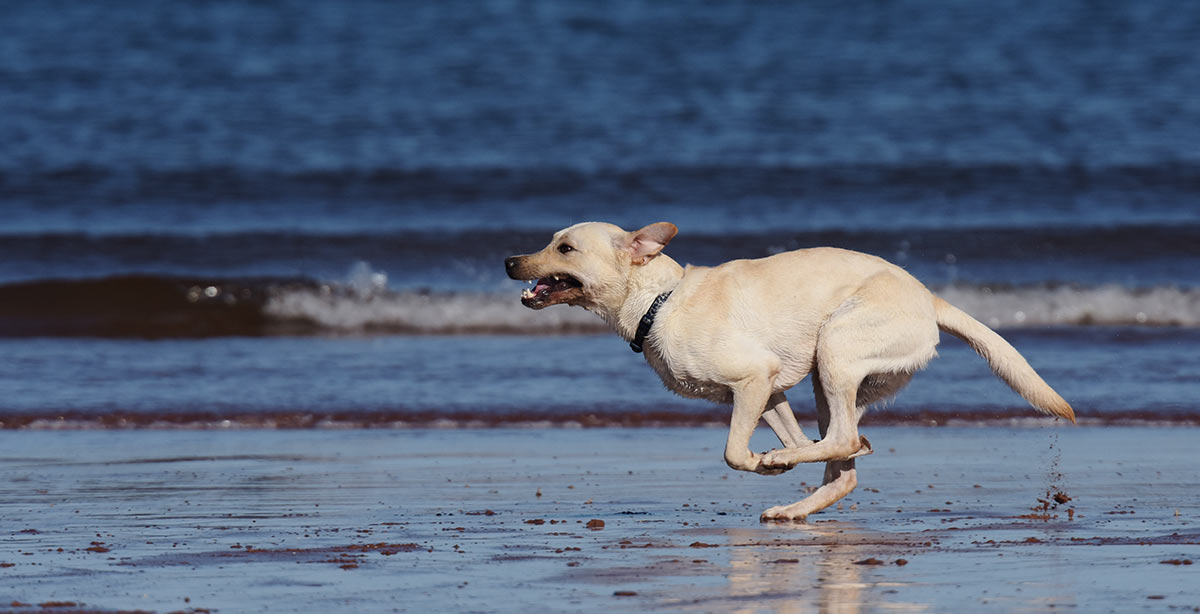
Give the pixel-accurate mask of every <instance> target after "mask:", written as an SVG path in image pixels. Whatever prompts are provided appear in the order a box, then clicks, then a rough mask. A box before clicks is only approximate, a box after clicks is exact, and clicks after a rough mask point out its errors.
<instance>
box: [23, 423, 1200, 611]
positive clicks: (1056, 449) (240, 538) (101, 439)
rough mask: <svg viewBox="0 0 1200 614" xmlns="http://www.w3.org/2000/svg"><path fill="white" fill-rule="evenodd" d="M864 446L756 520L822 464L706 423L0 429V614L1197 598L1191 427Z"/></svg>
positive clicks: (932, 436)
mask: <svg viewBox="0 0 1200 614" xmlns="http://www.w3.org/2000/svg"><path fill="white" fill-rule="evenodd" d="M864 433H865V434H867V435H868V436H870V437H871V439H872V441H873V442H874V443H875V449H876V452H875V453H874V454H873V455H871V456H869V457H866V458H864V459H860V461H859V473H860V478H859V479H860V483H859V487H858V489H857V490H856V491H855V492H854V493H852V494H851V495H850V496H849V497H848V498H847V499H846V500H845V501H844V502H843V503H842V504H841V505H839V506H838V509H830V510H827V511H826V512H823V513H820V514H817V515H814V516H812V517H811V518H810V519H809V521H808V522H807V523H793V524H777V523H761V522H759V519H758V514H759V512H760V511H761V510H762V509H765V508H766V507H768V506H770V505H774V504H778V503H783V502H790V501H792V500H794V499H796V498H798V497H799V496H800V494H801V492H802V491H803V490H804V488H805V487H806V486H811V485H815V484H816V483H818V482H819V480H820V468H819V467H816V466H807V467H804V466H802V467H799V468H797V469H795V470H793V471H791V472H789V473H786V474H784V475H782V476H774V477H764V476H758V475H753V474H745V473H739V472H734V471H732V470H730V469H728V468H727V467H725V465H724V463H723V462H722V460H721V453H720V450H721V448H722V445H723V440H724V435H725V433H724V431H723V430H722V429H719V428H640V429H622V428H598V429H556V428H548V429H547V428H543V429H536V428H533V429H504V428H500V429H479V430H472V429H414V430H384V429H377V430H361V429H360V430H228V431H199V430H128V431H104V430H64V431H53V430H45V431H34V432H14V431H5V432H2V433H0V443H2V449H3V450H4V452H3V455H2V458H0V463H2V465H3V474H4V475H5V476H6V479H5V481H4V486H3V493H2V496H0V516H2V517H3V518H4V525H5V527H4V533H5V535H4V540H3V542H2V543H3V547H2V548H0V566H2V567H0V587H3V588H2V589H0V603H3V604H4V605H3V606H0V608H2V609H4V610H5V611H14V612H27V611H51V612H54V611H98V612H107V611H129V610H141V611H162V612H166V611H194V612H201V611H211V612H253V611H320V610H326V611H328V610H333V609H342V610H354V611H362V612H368V611H380V612H386V611H400V612H428V611H454V612H517V611H561V612H572V611H599V610H604V611H630V612H633V611H694V612H706V611H745V612H807V611H821V612H872V611H896V610H901V611H981V610H986V611H997V612H1002V611H1003V612H1008V611H1039V612H1049V611H1059V610H1062V609H1067V610H1074V611H1087V612H1109V611H1111V612H1117V611H1121V612H1128V611H1142V610H1148V611H1191V610H1193V609H1194V608H1197V607H1200V582H1197V581H1196V578H1197V575H1196V574H1197V573H1198V570H1200V567H1198V566H1197V565H1193V564H1192V561H1195V560H1198V559H1200V495H1197V492H1200V474H1198V472H1197V470H1196V468H1195V466H1194V463H1193V459H1194V454H1193V452H1192V447H1193V446H1194V432H1193V431H1192V430H1191V429H1186V428H1184V429H1180V428H1156V427H1146V426H1144V427H1103V428H1095V427H1069V426H1064V425H1058V426H1055V425H1054V424H1053V423H1047V424H1046V425H1045V426H1037V427H1022V428H1004V427H967V428H956V427H937V428H934V427H915V426H878V427H874V428H871V429H868V430H865V431H864ZM767 435H768V434H767V433H762V432H759V433H757V434H756V436H755V441H754V443H755V444H756V449H763V448H764V447H766V446H770V445H771V444H772V442H771V441H770V440H769V439H768V438H767ZM776 445H777V444H776ZM1055 495H1059V499H1060V500H1061V502H1059V501H1055V500H1054V496H1055ZM65 604H73V605H65Z"/></svg>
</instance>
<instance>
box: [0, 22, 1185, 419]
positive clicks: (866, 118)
mask: <svg viewBox="0 0 1200 614" xmlns="http://www.w3.org/2000/svg"><path fill="white" fill-rule="evenodd" d="M1196 49H1200V4H1190V3H1176V2H1166V1H1165V0H1164V1H1158V0H1151V1H1146V2H1136V3H1107V2H1101V3H1094V2H1011V3H959V2H941V1H930V2H914V3H893V2H868V3H863V4H858V3H853V4H851V3H841V2H809V3H776V2H757V3H710V2H698V1H690V0H683V1H678V2H670V3H654V2H620V3H610V2H537V1H530V2H521V1H508V0H492V1H482V2H475V3H426V2H419V3H413V2H372V1H366V0H349V1H345V2H326V3H308V2H283V1H280V2H234V1H213V2H207V1H206V2H199V1H197V2H155V1H137V0H119V1H114V2H105V3H79V2H24V1H18V2H9V3H6V4H5V7H4V8H3V10H2V11H0V143H2V144H3V145H2V146H0V355H2V356H3V358H2V359H0V425H2V426H3V427H4V428H59V427H85V428H86V427H94V428H106V427H112V428H117V427H164V428H167V427H186V428H208V427H218V428H220V427H229V428H234V427H239V426H252V427H278V428H321V427H330V428H332V427H345V426H367V427H404V426H413V425H420V426H445V427H455V426H495V425H539V424H544V425H559V426H604V425H629V426H638V425H661V424H681V425H686V424H710V423H720V422H722V421H724V420H727V414H728V411H727V410H726V409H724V408H721V407H718V406H714V405H710V404H708V403H705V402H699V401H687V400H684V399H681V398H678V397H675V396H672V395H671V394H670V393H668V392H667V391H666V390H665V389H663V387H662V386H661V384H660V383H659V382H658V380H657V377H656V376H655V375H654V373H653V372H652V371H651V370H650V369H649V368H647V367H646V366H645V364H643V363H644V359H643V358H642V357H641V356H639V355H635V354H633V353H631V352H630V351H629V349H628V347H627V346H626V344H625V343H624V342H623V341H621V340H620V339H619V338H618V337H616V336H615V335H612V334H611V333H608V332H607V330H606V327H605V325H604V324H603V322H601V321H600V320H599V319H597V318H596V317H595V316H593V315H591V314H588V313H586V312H584V311H582V310H578V309H572V308H569V307H566V306H558V307H554V308H551V309H548V310H545V311H540V312H534V311H531V310H528V309H526V308H524V307H523V306H522V305H521V304H520V301H519V294H520V292H521V290H522V289H523V287H524V286H523V285H522V284H520V283H518V282H513V281H511V280H509V279H508V278H507V277H506V275H505V273H504V267H503V259H504V258H505V257H506V256H509V255H512V254H518V253H527V252H531V251H535V250H537V249H540V248H541V247H542V246H543V245H544V244H545V243H546V242H547V240H548V239H549V237H550V235H551V233H553V231H555V230H557V229H558V228H561V227H564V226H567V225H569V224H572V223H575V222H580V221H588V220H600V221H608V222H613V223H616V224H620V225H622V226H624V227H627V228H636V227H640V226H642V225H645V224H647V223H650V222H655V221H663V220H665V221H671V222H673V223H675V224H676V225H678V226H679V228H680V233H679V235H678V237H677V238H676V239H675V240H674V241H673V242H672V243H671V245H670V246H669V247H668V249H667V252H668V253H669V254H670V255H671V256H672V257H674V258H675V259H677V260H679V261H681V262H685V263H692V264H698V265H712V264H717V263H720V262H723V261H726V260H731V259H735V258H755V257H762V256H767V255H770V254H774V253H778V252H781V251H786V250H791V249H799V248H804V247H813V246H825V245H828V246H837V247H843V248H848V249H854V250H860V251H864V252H868V253H871V254H875V255H878V256H881V257H883V258H886V259H888V260H891V261H892V262H895V263H897V264H900V265H902V266H904V267H905V268H907V269H908V270H909V271H911V272H912V273H914V274H915V275H916V276H917V277H918V278H920V279H921V280H922V281H924V282H925V283H926V284H927V285H928V286H930V287H931V288H932V289H934V291H935V292H937V293H938V294H939V295H941V296H943V297H944V298H946V299H947V300H949V301H950V302H952V303H954V304H955V305H957V306H959V307H960V308H962V309H964V310H965V311H967V312H969V313H971V314H972V315H974V316H975V317H976V318H978V319H980V320H981V321H983V322H984V323H986V324H989V325H990V326H993V327H994V328H996V329H997V330H999V331H1000V332H1001V334H1003V335H1004V336H1005V337H1006V338H1008V339H1009V340H1010V341H1012V342H1013V344H1014V345H1015V346H1016V347H1017V348H1018V349H1019V350H1021V351H1022V352H1023V353H1024V354H1025V355H1026V357H1027V358H1028V359H1029V361H1030V362H1031V363H1032V364H1033V365H1034V367H1035V368H1037V369H1038V370H1039V372H1040V373H1041V374H1042V375H1043V377H1044V378H1045V379H1046V380H1047V381H1048V382H1049V383H1050V384H1051V385H1052V386H1054V387H1055V388H1056V389H1057V390H1058V391H1059V392H1060V393H1062V395H1063V396H1064V397H1066V398H1067V400H1068V401H1070V402H1071V403H1072V404H1073V405H1074V406H1075V408H1076V411H1077V413H1078V414H1079V416H1080V419H1081V421H1082V422H1084V423H1091V424H1098V425H1104V424H1126V423H1160V422H1165V423H1177V424H1191V425H1198V424H1200V407H1198V406H1197V404H1196V401H1195V399H1196V397H1197V395H1198V394H1200V146H1198V145H1197V144H1198V143H1200V54H1197V53H1196ZM943 341H944V343H943V344H942V346H941V347H940V354H941V358H939V359H938V360H937V361H935V362H934V363H933V364H932V365H931V367H930V368H929V369H928V370H927V371H926V372H924V373H922V374H920V375H918V376H917V377H916V378H915V380H914V381H913V383H912V384H911V385H910V386H909V388H908V389H907V390H906V391H904V392H903V393H901V395H900V396H899V398H898V399H897V400H896V401H895V402H894V403H893V404H891V405H889V406H887V407H886V408H880V409H877V410H874V411H873V412H872V413H871V414H869V416H868V421H871V420H874V421H876V422H877V423H879V422H889V421H890V422H900V423H914V424H947V423H993V422H997V421H1000V422H1004V423H1019V422H1021V421H1023V420H1026V419H1027V418H1029V417H1031V416H1033V415H1034V412H1033V410H1032V409H1029V408H1027V407H1026V406H1025V405H1024V402H1023V401H1022V400H1021V399H1020V398H1019V397H1017V396H1016V395H1015V394H1014V393H1012V392H1011V391H1010V390H1008V389H1007V388H1006V387H1005V386H1004V385H1003V384H1002V383H1001V382H999V381H998V380H996V379H995V378H994V377H992V375H991V374H990V372H989V371H988V368H987V365H986V363H984V362H983V361H982V360H981V359H979V358H978V357H977V356H976V355H975V354H974V353H973V352H971V350H970V349H969V348H967V347H966V346H965V345H963V344H962V343H961V342H959V341H958V340H956V339H953V338H949V337H947V338H945V339H944V340H943ZM805 386H806V385H804V384H802V385H801V387H805ZM792 397H793V405H794V406H795V407H796V408H797V410H798V412H800V414H801V415H802V416H803V417H807V416H809V415H810V412H811V409H812V401H811V395H810V394H809V393H808V391H807V390H803V391H801V390H796V394H793V395H792Z"/></svg>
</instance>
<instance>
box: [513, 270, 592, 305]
mask: <svg viewBox="0 0 1200 614" xmlns="http://www.w3.org/2000/svg"><path fill="white" fill-rule="evenodd" d="M582 296H583V283H581V282H580V281H579V280H578V279H575V278H574V277H571V276H570V275H567V274H565V273H555V274H554V275H549V276H547V277H543V278H541V279H539V280H537V282H534V286H533V288H532V289H527V290H525V291H524V292H522V293H521V304H523V305H525V306H526V307H529V308H530V309H541V308H543V307H549V306H550V305H557V304H558V303H570V302H571V301H574V300H575V299H578V298H580V297H582Z"/></svg>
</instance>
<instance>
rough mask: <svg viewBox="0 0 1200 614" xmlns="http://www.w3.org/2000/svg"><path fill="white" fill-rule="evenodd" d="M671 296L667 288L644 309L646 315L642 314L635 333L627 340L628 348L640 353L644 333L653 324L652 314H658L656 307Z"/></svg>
mask: <svg viewBox="0 0 1200 614" xmlns="http://www.w3.org/2000/svg"><path fill="white" fill-rule="evenodd" d="M670 296H671V291H670V290H668V291H666V292H663V293H662V294H660V295H658V298H656V299H654V302H653V303H651V304H650V308H649V309H647V310H646V315H644V316H642V321H641V322H639V323H638V328H637V334H636V335H634V336H633V341H630V342H629V349H631V350H633V351H635V352H637V353H638V354H641V353H642V342H644V341H645V340H646V333H648V332H650V327H651V326H653V325H654V316H656V315H658V308H659V307H662V305H663V303H665V302H667V298H668V297H670Z"/></svg>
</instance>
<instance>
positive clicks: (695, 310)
mask: <svg viewBox="0 0 1200 614" xmlns="http://www.w3.org/2000/svg"><path fill="white" fill-rule="evenodd" d="M676 232H677V228H676V227H675V225H674V224H670V223H667V222H659V223H656V224H650V225H649V226H646V227H645V228H642V229H640V230H636V231H632V232H629V231H625V230H623V229H621V228H619V227H617V226H614V225H612V224H605V223H599V222H588V223H583V224H576V225H574V226H571V227H570V228H566V229H563V230H560V231H558V232H557V233H555V235H554V238H553V239H552V240H551V241H550V244H549V245H547V246H546V247H545V248H544V249H542V250H541V251H539V252H537V253H535V254H529V255H524V256H513V257H511V258H508V259H506V260H505V263H504V264H505V268H506V269H507V271H508V275H509V277H511V278H513V279H519V280H526V281H535V285H534V287H533V288H532V289H527V290H525V292H524V294H523V295H522V297H521V301H522V302H523V303H524V304H525V305H526V306H527V307H530V308H533V309H542V308H544V307H548V306H550V305H554V304H558V303H566V304H568V305H578V306H580V307H583V308H584V309H587V310H589V311H591V312H593V313H595V314H597V315H599V316H600V317H601V318H604V320H605V321H607V322H608V323H609V324H610V325H612V327H613V328H614V329H616V332H617V333H618V334H619V335H621V336H622V337H624V338H625V339H626V340H629V341H630V342H631V346H632V347H633V349H634V350H635V351H642V349H643V348H644V350H645V355H646V361H647V362H649V363H650V366H651V367H653V368H654V370H655V371H657V372H658V374H659V376H661V377H662V380H663V382H664V383H665V384H666V386H667V387H668V388H670V389H671V390H673V391H675V392H676V393H678V394H681V395H683V396H687V397H697V398H704V399H709V400H712V401H716V402H719V403H732V404H733V415H732V417H731V419H730V425H729V439H728V441H727V443H726V445H725V462H726V463H728V464H729V466H730V467H733V468H734V469H740V470H743V471H755V472H758V473H763V474H776V473H781V472H783V471H786V470H788V469H790V468H792V467H794V466H796V465H797V464H798V463H811V462H818V461H823V462H825V463H826V466H825V480H824V483H823V484H822V486H821V487H820V488H818V489H817V490H816V491H815V492H813V493H812V494H811V495H809V496H808V497H807V498H805V499H804V500H802V501H799V502H797V503H793V504H791V505H786V506H777V507H772V508H770V509H768V510H766V511H765V512H763V513H762V519H763V520H802V519H804V518H805V517H807V516H808V515H809V514H812V513H814V512H817V511H820V510H822V509H825V508H826V507H828V506H830V505H832V504H833V503H835V502H836V501H838V500H839V499H841V498H842V497H844V496H846V495H847V494H848V493H849V492H850V491H851V490H853V489H854V487H855V485H856V484H857V477H856V475H855V468H854V459H855V458H856V457H858V456H862V455H865V454H870V453H871V446H870V443H869V442H868V441H867V440H866V438H865V437H862V436H860V435H859V434H858V421H859V419H860V418H861V417H862V415H863V413H864V412H865V411H866V409H867V407H868V406H869V405H871V404H872V403H876V402H878V401H883V400H886V399H888V398H890V397H891V396H893V395H895V394H896V393H897V392H899V390H900V389H901V388H903V387H904V385H905V384H907V383H908V381H909V380H910V379H911V378H912V375H913V373H915V372H916V371H918V370H919V369H921V368H922V367H924V366H925V364H926V363H928V362H929V360H930V359H932V358H933V357H934V356H936V355H937V351H936V350H935V346H937V343H938V330H939V329H940V330H944V331H946V332H948V333H950V334H953V335H955V336H957V337H959V338H961V339H963V340H964V341H966V342H967V343H968V344H970V346H971V347H972V348H974V349H975V351H977V352H978V353H979V354H980V355H982V356H983V357H984V358H985V359H987V361H988V364H989V365H991V368H992V371H993V372H995V374H996V375H997V376H998V377H999V378H1000V379H1002V380H1004V382H1005V383H1007V384H1008V385H1009V386H1010V387H1012V389H1013V390H1015V391H1016V392H1017V393H1019V394H1020V395H1021V396H1023V397H1025V399H1026V400H1027V401H1029V403H1030V404H1032V405H1033V406H1034V407H1036V408H1037V409H1039V410H1041V411H1043V412H1046V413H1048V414H1051V415H1054V416H1059V417H1062V418H1066V419H1068V420H1071V421H1072V422H1074V420H1075V414H1074V411H1073V410H1072V409H1071V406H1070V405H1068V404H1067V402H1066V401H1064V400H1063V398H1062V397H1061V396H1059V395H1058V393H1056V392H1055V391H1054V390H1053V389H1052V388H1050V386H1049V385H1047V384H1046V382H1044V381H1043V380H1042V378H1041V377H1039V376H1038V374H1037V373H1036V372H1034V370H1033V368H1032V367H1030V366H1029V363H1028V362H1026V361H1025V359H1024V358H1023V357H1022V356H1021V354H1019V353H1018V352H1017V350H1016V349H1014V348H1013V347H1012V346H1011V345H1009V343H1008V342H1007V341H1005V340H1004V339H1003V338H1001V337H1000V335H998V334H996V333H995V332H994V331H992V330H991V329H989V328H988V327H986V326H984V325H983V324H981V323H979V322H978V321H977V320H975V319H974V318H972V317H971V316H969V315H967V314H965V313H963V312H962V311H960V310H958V309H957V308H955V307H954V306H952V305H950V304H949V303H947V302H946V301H944V300H942V299H940V298H938V297H936V296H934V295H933V294H932V293H930V291H929V290H928V289H926V288H925V286H924V285H923V284H921V282H919V281H917V280H916V279H915V278H914V277H913V276H912V275H909V274H908V273H907V272H905V271H904V269H901V268H900V267H898V266H896V265H893V264H891V263H889V262H887V261H885V260H882V259H880V258H876V257H874V256H870V255H867V254H862V253H858V252H853V251H847V250H843V249H834V248H815V249H802V250H797V251H793V252H787V253H782V254H777V255H774V256H770V257H767V258H761V259H757V260H734V261H732V262H727V263H725V264H722V265H719V266H715V267H698V266H688V267H686V268H684V267H681V266H679V264H678V263H676V262H675V261H674V260H672V259H671V258H670V257H668V256H666V255H665V254H663V253H662V249H663V248H664V247H666V245H667V243H668V242H669V241H670V240H671V238H672V237H674V236H675V233H676ZM810 374H811V375H812V382H813V391H814V393H815V395H816V406H817V424H818V427H819V429H820V434H821V439H820V440H819V441H812V440H810V439H809V438H808V437H806V436H805V435H804V433H803V432H802V431H801V430H800V426H799V425H798V424H797V423H796V418H795V416H794V415H793V413H792V410H791V408H790V407H789V406H788V402H787V399H786V398H785V397H784V393H785V391H787V390H788V389H790V388H791V387H792V386H795V385H796V384H798V383H799V382H800V381H801V380H802V379H804V378H805V376H807V375H810ZM759 418H762V419H764V420H765V421H766V423H767V425H768V426H770V427H771V429H772V430H774V431H775V434H776V435H777V436H778V437H779V440H780V442H782V444H783V446H784V447H783V449H779V450H772V451H770V452H767V453H764V454H756V453H753V452H751V451H750V449H749V442H750V434H751V433H752V432H753V431H754V428H755V426H757V424H758V421H759Z"/></svg>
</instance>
